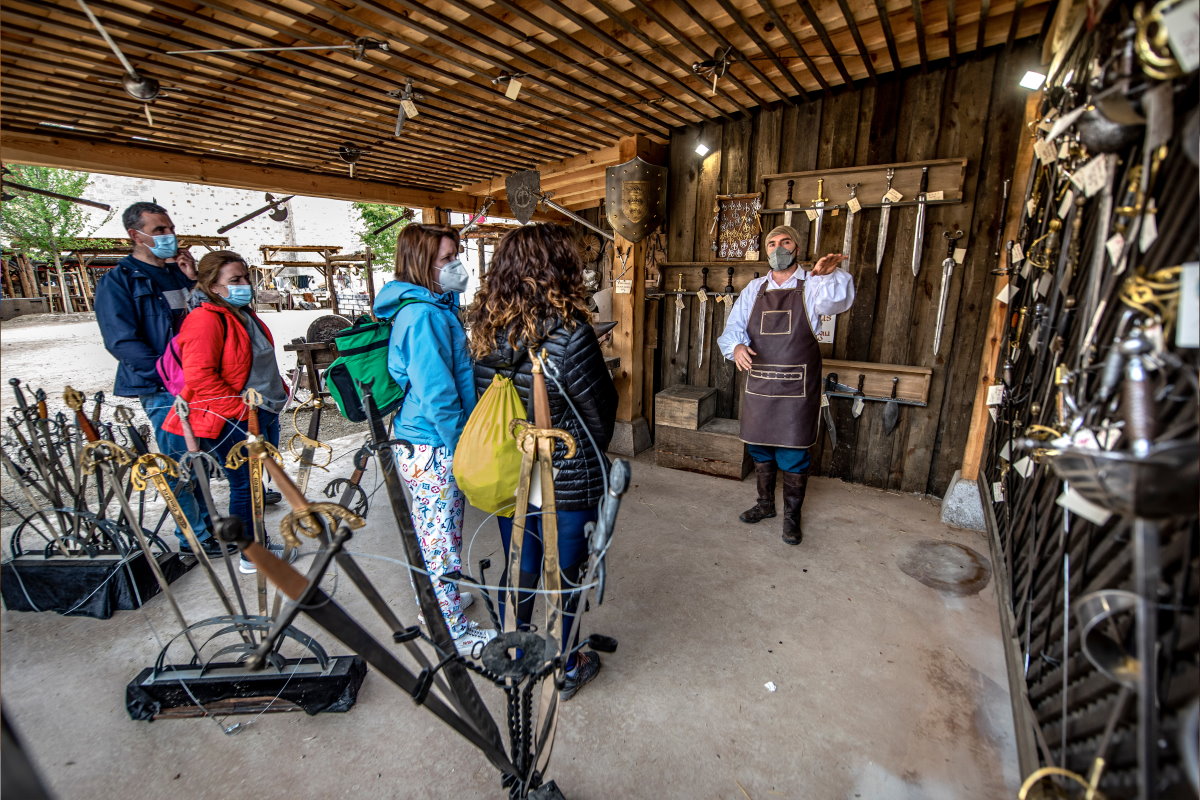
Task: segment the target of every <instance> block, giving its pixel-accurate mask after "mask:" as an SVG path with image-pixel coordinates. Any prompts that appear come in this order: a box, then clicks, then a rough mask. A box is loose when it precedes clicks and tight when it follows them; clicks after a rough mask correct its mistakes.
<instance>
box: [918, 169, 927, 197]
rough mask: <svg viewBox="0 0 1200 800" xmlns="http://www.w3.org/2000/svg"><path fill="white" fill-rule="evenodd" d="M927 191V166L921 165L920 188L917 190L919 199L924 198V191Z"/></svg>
mask: <svg viewBox="0 0 1200 800" xmlns="http://www.w3.org/2000/svg"><path fill="white" fill-rule="evenodd" d="M928 191H929V167H921V189H920V191H918V192H917V196H918V197H919V198H920V199H922V200H923V199H925V193H926V192H928Z"/></svg>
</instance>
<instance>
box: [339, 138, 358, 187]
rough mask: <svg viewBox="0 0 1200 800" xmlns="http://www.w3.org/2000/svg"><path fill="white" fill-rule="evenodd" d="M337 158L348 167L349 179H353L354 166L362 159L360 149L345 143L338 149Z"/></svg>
mask: <svg viewBox="0 0 1200 800" xmlns="http://www.w3.org/2000/svg"><path fill="white" fill-rule="evenodd" d="M337 154H338V158H340V159H341V160H342V161H344V162H345V163H347V164H349V165H350V177H351V178H353V177H354V164H355V163H356V162H357V161H358V160H359V159H360V158H362V155H363V151H362V148H359V147H355V146H354V145H353V144H351V143H350V142H346V143H345V144H343V145H342V146H341V147H339V148H338V153H337Z"/></svg>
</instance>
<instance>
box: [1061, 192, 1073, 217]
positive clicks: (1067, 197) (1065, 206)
mask: <svg viewBox="0 0 1200 800" xmlns="http://www.w3.org/2000/svg"><path fill="white" fill-rule="evenodd" d="M1074 202H1075V193H1074V192H1070V191H1069V192H1067V193H1066V194H1064V195H1063V199H1062V202H1061V203H1059V204H1058V218H1059V219H1066V218H1067V212H1068V211H1070V210H1071V204H1072V203H1074Z"/></svg>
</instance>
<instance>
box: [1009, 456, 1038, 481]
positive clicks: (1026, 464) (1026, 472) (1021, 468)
mask: <svg viewBox="0 0 1200 800" xmlns="http://www.w3.org/2000/svg"><path fill="white" fill-rule="evenodd" d="M1013 469H1014V470H1016V471H1017V474H1018V475H1020V476H1021V477H1022V478H1028V477H1029V476H1030V475H1032V474H1033V461H1031V460H1030V459H1029V456H1025V457H1024V458H1022V459H1021V460H1020V461H1017V462H1016V463H1014V464H1013Z"/></svg>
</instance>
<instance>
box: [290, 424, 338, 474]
mask: <svg viewBox="0 0 1200 800" xmlns="http://www.w3.org/2000/svg"><path fill="white" fill-rule="evenodd" d="M297 440H299V444H297ZM306 446H307V447H312V448H314V449H320V450H325V451H326V452H327V454H326V456H325V462H324V463H322V464H318V463H317V462H316V461H313V460H311V459H308V460H306V459H305V458H304V448H305V447H306ZM287 447H288V452H289V453H291V454H292V458H294V459H296V460H297V461H300V462H303V463H305V464H308V465H309V466H313V467H316V468H317V469H325V468H326V467H328V466H329V465H330V464H331V463H333V448H332V447H330V446H329V445H327V444H325V443H324V442H318V441H317V440H316V439H310V438H308V436H306V435H304V434H303V433H301V432H300V431H296V432H295V433H293V434H292V438H291V439H288V445H287Z"/></svg>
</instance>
